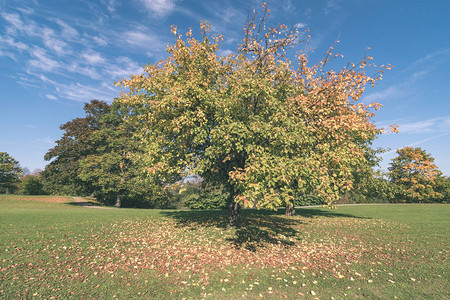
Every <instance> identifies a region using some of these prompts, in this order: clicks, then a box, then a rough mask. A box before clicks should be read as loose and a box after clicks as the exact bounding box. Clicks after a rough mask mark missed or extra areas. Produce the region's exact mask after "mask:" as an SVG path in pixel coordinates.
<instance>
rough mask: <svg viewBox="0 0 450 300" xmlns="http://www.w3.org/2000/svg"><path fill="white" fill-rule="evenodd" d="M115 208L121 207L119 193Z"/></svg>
mask: <svg viewBox="0 0 450 300" xmlns="http://www.w3.org/2000/svg"><path fill="white" fill-rule="evenodd" d="M114 206H115V207H120V194H119V193H117V198H116V204H114Z"/></svg>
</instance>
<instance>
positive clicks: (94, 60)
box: [81, 50, 106, 65]
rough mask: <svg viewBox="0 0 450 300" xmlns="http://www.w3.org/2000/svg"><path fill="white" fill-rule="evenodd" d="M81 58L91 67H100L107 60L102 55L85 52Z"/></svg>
mask: <svg viewBox="0 0 450 300" xmlns="http://www.w3.org/2000/svg"><path fill="white" fill-rule="evenodd" d="M81 57H82V58H83V60H84V61H85V62H86V63H87V64H89V65H98V64H102V63H104V62H105V61H106V60H105V58H103V57H102V55H101V54H100V53H98V52H95V51H92V50H91V51H89V52H84V53H83V54H82V55H81Z"/></svg>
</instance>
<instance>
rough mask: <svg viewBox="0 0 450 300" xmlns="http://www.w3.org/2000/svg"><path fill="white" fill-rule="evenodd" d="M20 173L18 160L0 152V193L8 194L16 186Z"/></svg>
mask: <svg viewBox="0 0 450 300" xmlns="http://www.w3.org/2000/svg"><path fill="white" fill-rule="evenodd" d="M21 175H22V170H21V168H20V165H19V162H18V161H17V160H15V159H14V158H13V157H12V156H11V155H9V154H8V153H6V152H0V193H6V194H9V193H10V192H12V191H13V190H15V189H16V188H17V186H16V184H17V182H19V177H20V176H21Z"/></svg>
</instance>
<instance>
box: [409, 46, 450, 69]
mask: <svg viewBox="0 0 450 300" xmlns="http://www.w3.org/2000/svg"><path fill="white" fill-rule="evenodd" d="M449 54H450V49H444V50H439V51H435V52H433V53H429V54H427V55H425V56H424V57H422V58H420V59H418V60H417V61H415V62H414V63H413V65H414V66H416V65H420V64H425V63H429V62H430V61H434V60H435V59H436V58H442V59H445V60H449V59H450V58H449Z"/></svg>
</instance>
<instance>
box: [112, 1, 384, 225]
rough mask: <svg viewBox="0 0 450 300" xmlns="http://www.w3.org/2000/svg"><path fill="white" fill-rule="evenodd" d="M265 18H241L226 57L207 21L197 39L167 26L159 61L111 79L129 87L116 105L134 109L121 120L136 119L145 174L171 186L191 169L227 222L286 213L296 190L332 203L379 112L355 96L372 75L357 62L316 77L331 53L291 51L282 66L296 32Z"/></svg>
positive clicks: (346, 184)
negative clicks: (219, 199)
mask: <svg viewBox="0 0 450 300" xmlns="http://www.w3.org/2000/svg"><path fill="white" fill-rule="evenodd" d="M268 14H269V10H268V9H267V8H266V7H264V9H263V16H262V17H261V18H260V19H259V20H258V19H257V17H256V16H254V17H253V18H251V19H250V20H249V22H248V23H247V24H246V26H245V28H244V30H245V37H244V39H243V42H242V43H241V44H240V45H239V47H238V50H237V52H236V53H234V54H231V55H228V56H220V55H219V54H218V50H219V49H220V42H221V41H222V36H220V35H213V34H210V25H209V24H208V23H201V26H200V27H201V39H200V40H197V39H195V38H194V36H193V33H192V30H190V31H188V32H187V33H186V38H183V35H178V34H177V27H175V26H174V27H173V28H172V32H173V33H174V34H175V35H176V41H175V44H174V45H169V46H168V48H167V51H168V53H169V56H168V58H167V59H165V60H162V61H160V62H159V63H156V64H149V65H147V66H146V67H145V69H144V71H145V73H144V74H140V75H134V76H132V77H131V79H124V80H122V81H121V82H120V85H122V86H123V87H126V88H128V89H129V92H127V93H123V94H122V95H121V97H120V98H119V99H118V100H117V101H120V102H121V103H123V104H124V105H126V106H129V107H134V108H135V109H136V110H135V112H136V113H135V114H134V115H132V116H129V118H128V122H134V123H138V124H140V130H139V131H138V132H137V135H138V136H139V137H140V139H141V143H142V145H143V147H144V153H143V154H142V156H141V158H142V161H143V162H144V163H145V164H146V165H147V172H148V174H149V176H153V177H157V178H159V179H160V180H162V181H163V182H164V183H166V184H171V183H174V182H176V181H178V180H179V179H180V178H182V177H183V176H185V175H187V174H199V175H201V176H202V177H203V178H204V180H206V181H209V182H214V183H216V184H220V185H222V186H224V187H225V188H227V189H228V191H229V195H230V198H229V207H230V211H231V214H230V223H231V224H232V225H237V224H238V223H239V210H240V207H241V206H244V207H251V208H253V207H255V208H277V207H279V206H281V205H285V206H287V207H292V206H293V200H294V198H295V197H296V195H298V194H300V195H306V194H311V193H314V194H316V195H318V196H320V197H322V198H323V199H325V201H326V202H327V203H328V204H329V205H330V206H332V205H333V204H334V203H335V201H337V200H338V198H339V195H340V193H342V192H343V191H345V190H348V189H350V188H351V187H352V183H353V179H354V176H353V171H354V170H355V169H356V168H358V166H359V165H361V164H364V163H366V161H367V155H366V152H367V149H368V145H369V143H370V142H371V141H372V140H373V139H374V138H375V137H376V135H378V134H380V133H381V132H382V130H381V129H378V128H376V126H375V125H374V124H373V123H372V122H371V117H372V116H373V114H374V110H376V109H377V108H379V107H380V105H379V104H377V103H371V104H367V105H366V104H363V103H361V102H359V99H360V98H361V95H362V93H363V92H364V90H365V87H366V85H368V84H369V85H374V84H375V82H376V81H377V80H379V79H381V73H382V72H383V71H384V68H380V69H378V70H376V71H374V72H375V74H373V75H371V76H369V75H366V74H365V72H364V70H365V69H366V68H367V67H372V66H373V64H371V60H372V58H371V57H368V56H366V57H364V58H363V59H362V60H361V62H360V63H358V64H349V65H348V66H347V67H344V68H342V69H341V70H340V71H338V72H335V71H332V70H328V69H327V67H326V65H327V63H328V62H329V61H330V60H331V59H332V58H337V57H338V56H339V55H337V54H334V53H332V48H330V50H329V51H328V52H327V54H326V57H325V59H324V60H322V61H321V62H319V63H318V64H317V65H314V66H309V62H308V58H307V54H306V53H305V52H302V51H299V52H298V54H297V56H296V58H297V63H295V64H294V62H292V61H291V60H290V59H288V57H287V55H286V51H288V50H289V49H290V48H291V47H295V45H296V44H298V43H299V41H300V33H299V32H298V31H297V30H296V29H294V30H291V29H288V28H287V27H286V26H285V25H279V26H276V27H269V26H266V22H267V16H268ZM294 65H295V67H294ZM386 68H389V66H387V67H386Z"/></svg>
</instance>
